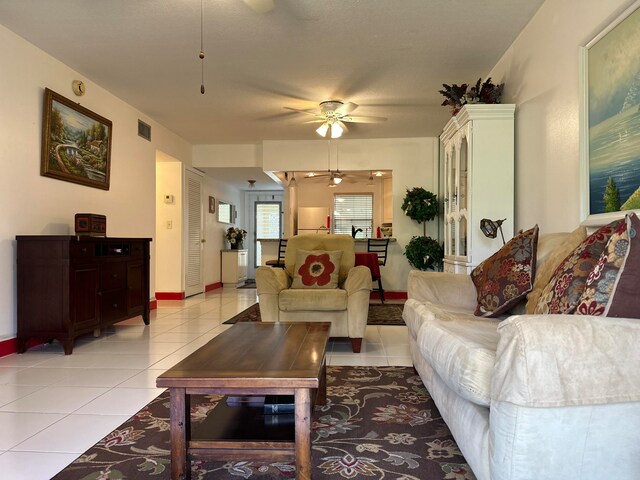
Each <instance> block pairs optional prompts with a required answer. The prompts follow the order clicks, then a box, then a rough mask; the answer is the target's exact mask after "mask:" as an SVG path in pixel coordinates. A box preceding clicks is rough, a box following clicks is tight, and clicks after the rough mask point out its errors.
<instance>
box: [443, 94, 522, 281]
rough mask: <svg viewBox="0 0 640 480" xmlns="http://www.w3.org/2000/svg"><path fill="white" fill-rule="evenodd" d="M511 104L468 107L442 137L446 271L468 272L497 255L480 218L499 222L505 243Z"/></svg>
mask: <svg viewBox="0 0 640 480" xmlns="http://www.w3.org/2000/svg"><path fill="white" fill-rule="evenodd" d="M514 112H515V105H511V104H504V105H502V104H497V105H481V104H476V105H466V106H464V107H463V108H462V109H461V110H460V112H458V114H457V115H456V116H455V117H452V118H451V120H449V121H448V122H447V124H446V125H445V127H444V130H443V131H442V134H441V135H440V143H441V158H442V165H443V168H444V189H443V191H444V226H445V228H444V270H445V272H453V273H469V272H471V270H472V269H473V268H474V267H475V266H477V265H478V264H479V263H481V262H482V261H483V260H485V259H486V258H487V257H489V256H491V255H492V254H493V253H495V252H496V251H498V250H499V249H500V247H501V246H502V239H501V237H500V234H499V233H498V237H497V238H495V239H491V238H487V237H485V236H484V234H483V233H482V231H481V230H480V220H481V219H483V218H488V219H490V220H503V219H506V220H505V222H504V223H503V224H502V231H503V233H504V237H505V239H506V240H509V239H510V238H511V237H512V236H513V224H514V218H513V217H514Z"/></svg>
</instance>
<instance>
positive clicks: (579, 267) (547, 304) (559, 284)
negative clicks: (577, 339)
mask: <svg viewBox="0 0 640 480" xmlns="http://www.w3.org/2000/svg"><path fill="white" fill-rule="evenodd" d="M621 222H622V220H616V221H614V222H612V223H610V224H609V225H606V226H604V227H601V228H599V229H598V230H596V231H595V232H594V233H592V234H591V235H589V236H588V237H587V238H586V239H585V240H584V241H583V242H582V243H581V244H580V245H578V248H576V249H575V250H574V251H573V252H571V253H570V254H569V255H568V256H567V258H565V259H564V260H563V261H562V263H561V264H560V265H558V268H556V271H555V272H554V273H553V276H552V277H551V280H549V283H548V284H547V285H546V286H545V287H544V289H543V290H542V294H541V295H540V299H539V300H538V304H537V305H536V309H535V312H534V313H536V314H538V313H542V314H547V313H557V314H560V313H573V312H574V310H575V309H576V307H577V306H578V303H580V297H581V296H582V293H583V292H584V290H585V286H586V283H587V277H588V276H589V274H590V273H591V272H592V271H593V269H594V268H595V266H596V263H598V260H599V258H600V255H601V254H602V252H603V251H604V248H605V247H606V246H607V243H608V242H609V238H611V235H612V234H613V232H615V231H616V229H617V228H618V226H619V225H620V223H621Z"/></svg>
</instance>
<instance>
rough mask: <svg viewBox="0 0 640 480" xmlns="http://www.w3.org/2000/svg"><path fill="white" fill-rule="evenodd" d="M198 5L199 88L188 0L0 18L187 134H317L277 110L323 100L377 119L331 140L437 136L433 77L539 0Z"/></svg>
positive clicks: (210, 139) (250, 139) (492, 43)
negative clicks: (260, 9) (260, 7)
mask: <svg viewBox="0 0 640 480" xmlns="http://www.w3.org/2000/svg"><path fill="white" fill-rule="evenodd" d="M203 2H204V50H205V52H206V59H205V72H204V83H205V86H206V94H205V95H201V94H200V74H201V72H200V67H201V65H200V60H199V59H198V52H199V50H200V0H107V1H105V0H103V1H88V0H0V23H2V24H3V25H4V26H6V27H7V28H9V29H10V30H12V31H14V32H15V33H17V34H18V35H20V36H22V37H24V38H25V39H27V40H28V41H30V42H31V43H33V44H35V45H36V46H38V47H39V48H41V49H43V50H45V51H46V52H48V53H50V54H51V55H53V56H54V57H56V58H57V59H59V60H61V61H62V62H64V63H65V64H67V65H69V66H70V67H71V68H73V69H75V70H76V71H78V72H80V74H81V75H83V76H84V78H86V79H90V80H91V81H93V82H95V83H97V84H99V85H100V86H102V87H104V88H106V89H107V90H109V91H110V92H112V93H114V94H115V95H117V96H118V97H120V98H122V99H123V100H125V101H126V102H128V103H129V104H131V105H133V106H134V107H135V108H137V109H139V110H140V111H141V112H143V113H145V114H146V115H148V116H150V117H151V118H153V119H154V120H156V121H158V122H160V123H161V124H163V125H165V126H166V127H167V128H169V129H171V130H172V131H174V132H176V133H177V134H179V135H180V136H182V137H183V138H184V139H186V140H187V141H189V142H190V143H192V144H212V143H221V144H229V143H259V142H261V141H262V140H304V139H317V138H319V137H317V135H316V134H315V133H314V128H315V126H314V125H310V124H304V123H303V122H305V121H307V120H308V119H309V118H310V117H307V116H306V115H303V114H298V113H295V112H290V111H287V110H284V108H283V107H293V108H302V109H307V108H314V107H316V106H317V104H318V102H320V101H323V100H329V99H339V100H344V101H351V102H354V103H357V104H359V105H360V108H358V109H357V111H356V112H354V115H375V116H383V117H387V118H388V121H387V122H385V123H381V124H364V125H356V126H354V127H353V128H351V130H350V132H349V133H348V134H346V135H345V138H383V137H413V136H435V135H438V134H439V132H440V130H441V129H442V126H443V125H444V123H445V122H446V120H447V118H448V116H449V113H448V111H447V109H446V108H445V107H441V106H440V103H441V102H442V100H443V99H442V97H441V96H440V94H439V93H438V90H439V89H440V88H441V84H442V83H458V84H459V83H465V82H475V80H477V79H478V77H482V76H484V75H486V74H487V72H489V70H490V69H491V67H492V66H493V65H495V64H496V63H497V61H498V60H499V59H500V57H501V56H502V54H503V53H504V52H505V50H506V49H507V48H508V46H509V45H510V44H511V43H512V41H513V40H514V39H515V38H516V36H517V35H518V33H519V32H520V30H521V29H522V28H523V26H524V25H525V24H526V23H527V22H528V21H529V20H530V19H531V17H532V16H533V14H534V13H535V12H536V11H537V9H538V8H539V6H540V5H541V4H542V2H543V0H275V8H274V9H273V10H272V11H271V12H269V13H266V14H258V13H256V12H255V11H253V10H251V9H250V8H248V7H247V6H246V5H245V3H243V2H242V1H241V0H203ZM59 93H61V94H63V95H65V96H71V95H72V93H71V86H70V88H69V91H68V92H59ZM87 95H90V92H88V93H87ZM245 181H246V178H245Z"/></svg>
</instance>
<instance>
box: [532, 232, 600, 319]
mask: <svg viewBox="0 0 640 480" xmlns="http://www.w3.org/2000/svg"><path fill="white" fill-rule="evenodd" d="M543 237H544V239H545V242H540V243H541V245H540V247H541V248H539V249H538V254H537V256H538V261H537V262H536V263H537V267H536V276H535V279H534V281H533V290H531V292H529V294H528V295H527V305H526V312H527V313H533V312H534V311H535V309H536V306H537V305H538V300H540V295H541V294H542V290H544V287H546V286H547V284H548V283H549V280H551V276H552V275H553V272H555V270H556V268H557V267H558V265H560V262H562V260H563V259H564V258H565V257H566V256H567V255H569V254H570V253H571V252H573V251H574V250H575V249H576V248H577V247H578V245H580V242H582V241H583V240H584V239H585V238H587V229H586V228H585V227H578V228H576V229H575V230H574V231H573V232H571V233H570V234H569V235H568V236H566V237H565V238H564V240H563V241H562V243H561V244H560V245H559V246H557V247H556V248H554V249H553V251H552V252H551V253H549V250H548V249H547V248H546V244H547V242H546V235H543ZM554 240H556V239H555V238H554ZM554 243H555V242H554Z"/></svg>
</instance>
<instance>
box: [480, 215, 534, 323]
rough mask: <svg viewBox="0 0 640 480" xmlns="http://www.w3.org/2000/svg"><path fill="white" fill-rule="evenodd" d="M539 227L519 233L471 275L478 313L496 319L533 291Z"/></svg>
mask: <svg viewBox="0 0 640 480" xmlns="http://www.w3.org/2000/svg"><path fill="white" fill-rule="evenodd" d="M537 244H538V226H537V225H536V226H535V227H533V228H531V229H529V230H527V231H526V232H522V233H519V234H518V235H516V236H515V237H513V238H512V239H511V240H509V241H508V242H507V243H506V245H504V246H503V247H502V248H501V249H500V250H498V251H497V252H496V253H494V254H493V255H491V256H490V257H489V258H487V259H486V260H485V261H484V262H482V263H481V264H480V265H478V266H477V267H476V268H474V269H473V271H472V272H471V279H472V280H473V283H474V285H475V286H476V289H477V291H478V306H477V308H476V311H475V314H476V315H478V316H482V317H495V316H497V315H500V314H501V313H502V312H505V311H507V310H508V309H509V308H511V307H512V306H514V305H516V304H517V303H518V302H519V301H520V300H521V299H522V298H524V297H525V295H526V294H527V293H528V292H530V291H531V289H532V288H533V277H534V274H535V261H534V260H535V258H536V247H537Z"/></svg>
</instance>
